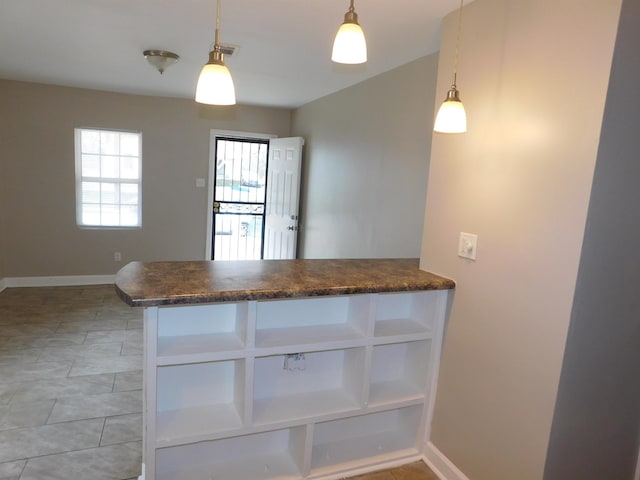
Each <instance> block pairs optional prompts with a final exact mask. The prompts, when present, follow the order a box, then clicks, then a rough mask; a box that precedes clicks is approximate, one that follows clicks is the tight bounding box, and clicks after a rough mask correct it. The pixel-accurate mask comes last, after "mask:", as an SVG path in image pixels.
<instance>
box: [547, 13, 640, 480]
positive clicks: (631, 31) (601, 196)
mask: <svg viewBox="0 0 640 480" xmlns="http://www.w3.org/2000/svg"><path fill="white" fill-rule="evenodd" d="M638 25H640V3H639V2H638V1H637V0H625V1H624V4H623V7H622V16H621V22H620V28H619V30H618V38H617V41H616V50H615V54H614V58H613V66H612V73H611V79H610V83H609V92H608V96H607V104H606V107H605V113H604V120H603V125H602V133H601V136H600V148H599V150H598V160H597V163H596V168H595V174H594V179H593V188H592V190H591V201H590V204H589V213H588V216H587V228H586V231H585V235H584V244H583V246H582V256H581V258H580V269H579V272H578V280H577V285H576V293H575V297H574V300H573V310H572V312H571V323H570V325H569V334H568V338H567V346H566V350H565V355H564V362H563V366H562V374H561V377H560V387H559V390H558V399H557V402H556V409H555V415H554V421H553V427H552V430H551V439H550V443H549V453H548V456H547V464H546V469H545V476H544V478H545V480H565V479H568V478H580V479H585V480H590V479H593V480H597V479H604V478H610V479H616V480H625V479H629V480H630V479H632V478H633V475H634V471H635V466H636V458H637V454H638V440H639V439H640V294H639V292H638V288H639V286H640V250H638V245H640V221H639V217H638V205H640V188H638V180H639V179H640V162H639V161H638V159H639V158H640V157H639V153H638V152H640V136H639V135H638V125H640V95H639V94H638V92H637V86H638V85H640V62H639V61H638V59H639V58H640V32H638Z"/></svg>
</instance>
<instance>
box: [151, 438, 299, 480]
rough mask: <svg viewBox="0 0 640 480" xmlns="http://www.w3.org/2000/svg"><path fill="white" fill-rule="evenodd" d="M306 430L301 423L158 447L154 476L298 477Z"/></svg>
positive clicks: (203, 479)
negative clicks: (252, 432) (186, 443)
mask: <svg viewBox="0 0 640 480" xmlns="http://www.w3.org/2000/svg"><path fill="white" fill-rule="evenodd" d="M305 432H306V427H304V426H300V427H293V428H287V429H282V430H273V431H269V432H263V433H254V434H251V435H243V436H240V437H231V438H224V439H220V440H213V441H207V442H200V443H195V444H189V445H181V446H176V447H170V448H163V449H159V450H157V452H156V469H157V472H158V474H157V475H156V479H157V480H176V479H180V480H210V479H213V480H235V479H237V480H240V479H242V480H269V479H278V480H288V479H298V478H300V476H301V472H302V467H303V459H304V446H305Z"/></svg>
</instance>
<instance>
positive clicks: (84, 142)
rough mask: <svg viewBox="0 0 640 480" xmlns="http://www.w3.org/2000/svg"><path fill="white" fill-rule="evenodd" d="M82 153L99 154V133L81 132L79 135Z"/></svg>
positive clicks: (93, 131) (91, 131)
mask: <svg viewBox="0 0 640 480" xmlns="http://www.w3.org/2000/svg"><path fill="white" fill-rule="evenodd" d="M80 144H81V147H80V148H81V149H82V153H100V132H98V131H96V130H83V131H82V133H81V135H80Z"/></svg>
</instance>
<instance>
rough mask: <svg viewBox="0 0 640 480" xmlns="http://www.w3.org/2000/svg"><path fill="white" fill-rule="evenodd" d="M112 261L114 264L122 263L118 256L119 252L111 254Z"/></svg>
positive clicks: (120, 257) (120, 256)
mask: <svg viewBox="0 0 640 480" xmlns="http://www.w3.org/2000/svg"><path fill="white" fill-rule="evenodd" d="M113 261H114V262H121V261H122V255H121V254H120V252H113Z"/></svg>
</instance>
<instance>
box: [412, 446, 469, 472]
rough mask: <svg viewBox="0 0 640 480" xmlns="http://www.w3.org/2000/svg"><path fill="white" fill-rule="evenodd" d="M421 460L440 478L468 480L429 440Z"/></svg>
mask: <svg viewBox="0 0 640 480" xmlns="http://www.w3.org/2000/svg"><path fill="white" fill-rule="evenodd" d="M423 460H424V463H426V464H427V465H428V466H429V468H430V469H431V470H433V473H435V474H436V475H437V476H438V478H439V479H440V480H469V478H468V477H467V476H466V475H465V474H464V473H462V472H461V471H460V469H459V468H458V467H456V466H455V465H454V464H453V462H452V461H451V460H449V459H448V458H447V457H446V456H445V455H444V454H443V453H442V452H441V451H440V450H438V448H437V447H436V446H435V445H434V444H433V443H431V442H428V443H427V449H426V451H425V453H424V459H423Z"/></svg>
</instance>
